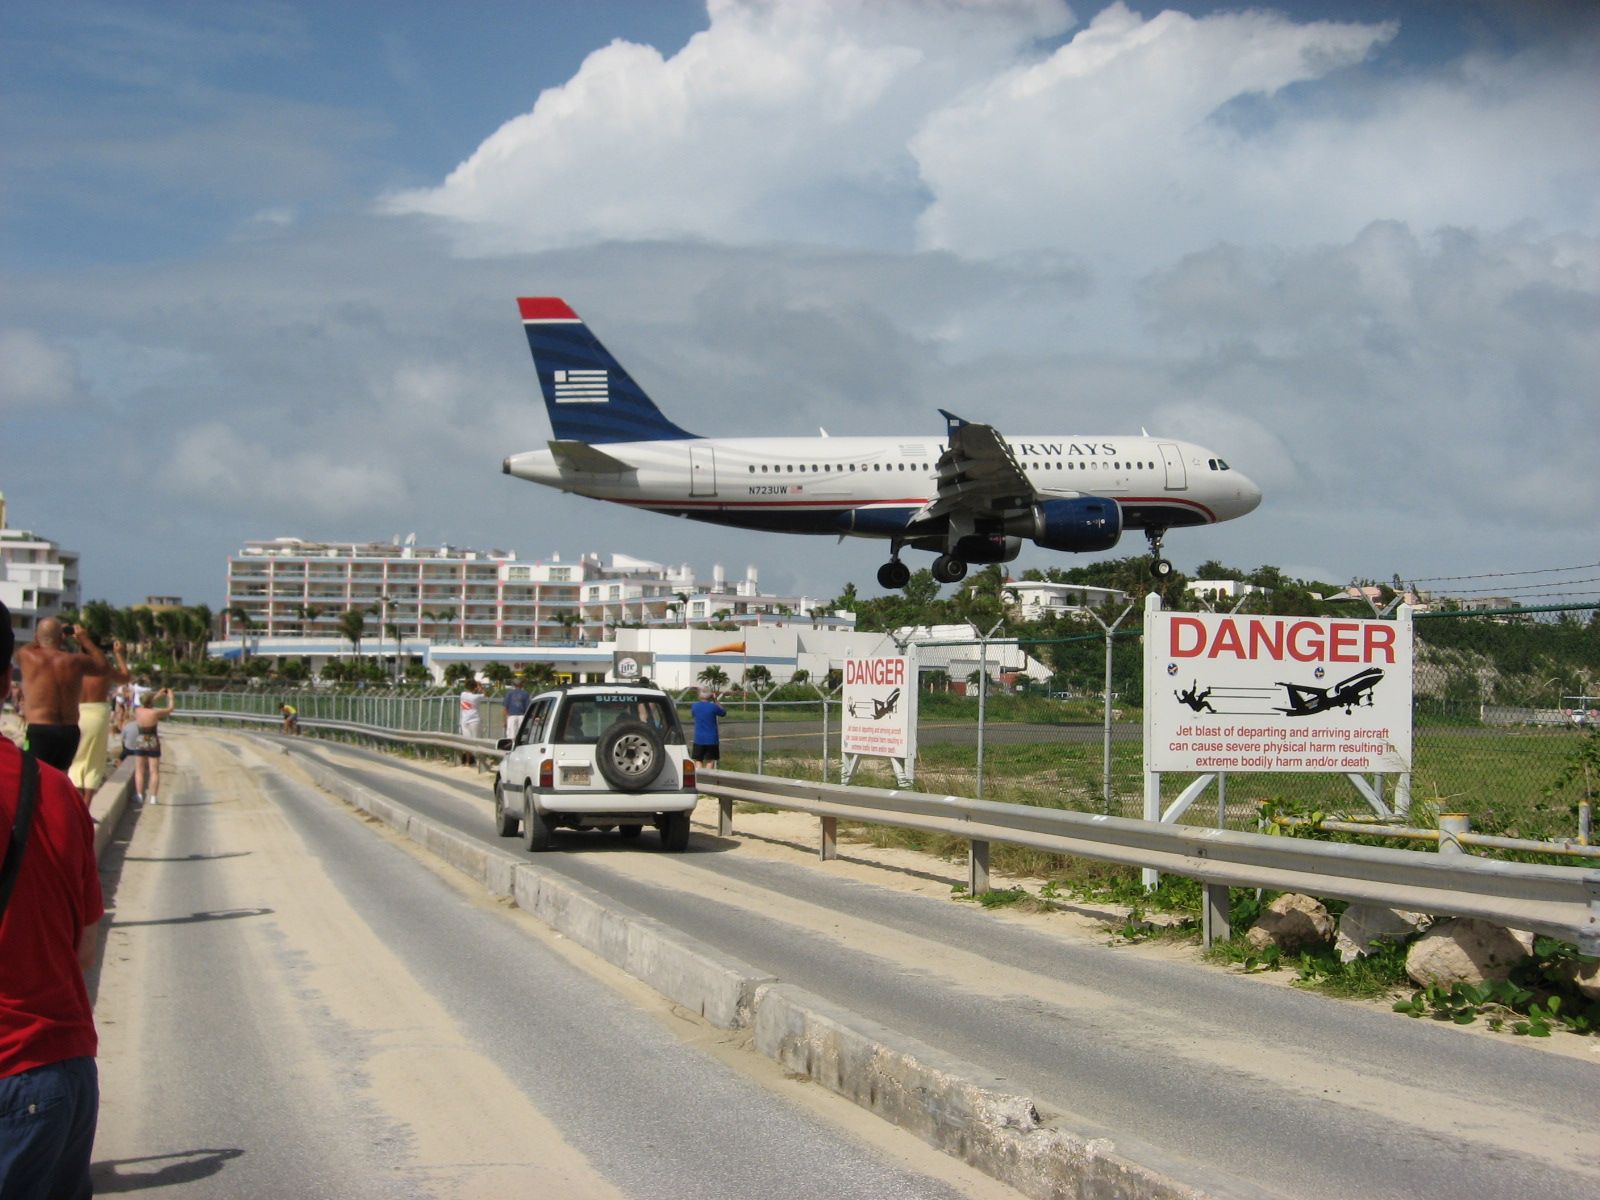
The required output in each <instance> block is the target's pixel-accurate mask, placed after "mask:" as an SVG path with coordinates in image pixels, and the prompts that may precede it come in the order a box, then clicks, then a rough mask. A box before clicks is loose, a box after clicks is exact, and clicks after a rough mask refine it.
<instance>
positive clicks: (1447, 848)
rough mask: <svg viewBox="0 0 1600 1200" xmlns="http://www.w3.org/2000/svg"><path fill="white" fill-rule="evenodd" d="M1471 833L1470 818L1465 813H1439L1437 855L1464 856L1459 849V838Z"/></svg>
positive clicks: (1463, 852)
mask: <svg viewBox="0 0 1600 1200" xmlns="http://www.w3.org/2000/svg"><path fill="white" fill-rule="evenodd" d="M1471 832H1472V818H1471V817H1469V816H1468V815H1467V814H1466V813H1440V814H1439V853H1440V854H1465V853H1466V851H1465V850H1463V849H1462V848H1461V842H1460V840H1459V839H1460V837H1461V835H1462V834H1463V833H1471Z"/></svg>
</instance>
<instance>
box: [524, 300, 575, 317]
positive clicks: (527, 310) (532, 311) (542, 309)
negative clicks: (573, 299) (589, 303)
mask: <svg viewBox="0 0 1600 1200" xmlns="http://www.w3.org/2000/svg"><path fill="white" fill-rule="evenodd" d="M517 307H518V308H520V309H521V310H522V319H523V320H524V321H576V320H577V319H578V314H577V313H575V312H573V311H572V308H571V306H570V305H568V304H567V302H566V301H565V300H561V299H558V298H557V297H555V296H522V297H519V298H518V300H517Z"/></svg>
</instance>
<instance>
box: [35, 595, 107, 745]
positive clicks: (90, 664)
mask: <svg viewBox="0 0 1600 1200" xmlns="http://www.w3.org/2000/svg"><path fill="white" fill-rule="evenodd" d="M69 637H76V638H77V639H78V640H79V642H81V643H82V644H83V650H84V652H83V653H82V654H74V653H73V652H72V651H70V650H68V649H66V648H65V647H64V646H63V645H62V643H63V642H65V641H66V639H67V638H69ZM17 659H18V660H19V661H20V662H21V663H22V719H23V720H24V721H26V722H27V723H28V745H29V746H31V747H32V748H33V752H34V753H35V754H36V755H38V757H39V761H40V762H47V763H49V764H50V765H51V766H52V767H57V768H59V769H60V770H63V771H65V770H66V769H67V768H68V767H70V766H71V765H72V756H73V755H74V754H75V753H76V752H77V749H78V697H79V695H80V694H81V693H82V689H83V677H84V675H86V674H87V673H88V672H89V671H91V670H93V671H98V672H99V673H100V674H102V675H103V674H105V673H106V672H107V671H109V670H110V669H111V664H110V663H108V662H107V661H106V656H105V652H104V651H103V650H101V649H100V647H99V646H96V645H95V644H94V639H93V638H91V637H90V636H89V631H88V630H86V629H85V628H84V627H83V626H82V625H63V624H62V623H61V622H60V621H58V620H56V618H54V617H46V618H45V619H44V620H42V621H40V622H39V627H38V628H37V629H35V630H34V633H33V641H32V643H30V644H29V645H26V646H24V647H22V649H20V650H18V651H17Z"/></svg>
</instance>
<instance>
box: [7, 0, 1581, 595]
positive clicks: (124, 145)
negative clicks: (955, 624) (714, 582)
mask: <svg viewBox="0 0 1600 1200" xmlns="http://www.w3.org/2000/svg"><path fill="white" fill-rule="evenodd" d="M1595 12H1596V10H1595V7H1594V6H1593V5H1589V4H1576V3H1574V4H1527V3H1516V4H1513V3H1504V4H1471V3H1433V4H1427V3H1418V4H1405V5H1389V4H1379V3H1346V4H1334V3H1315V2H1311V0H1296V2H1294V3H1288V4H1279V5H1275V6H1268V7H1265V8H1261V9H1255V10H1251V11H1248V12H1244V11H1239V10H1234V9H1229V8H1227V7H1226V6H1221V5H1211V4H1203V5H1202V4H1195V5H1183V6H1177V7H1175V8H1174V9H1173V10H1171V11H1163V10H1162V9H1161V8H1160V7H1159V6H1157V5H1143V4H1117V5H1112V6H1102V5H1098V4H1083V5H1076V6H1071V7H1069V6H1068V5H1066V4H1063V3H1060V2H1059V0H991V2H983V3H979V2H971V3H965V2H961V0H870V2H869V0H836V2H831V3H828V2H820V0H819V2H815V3H783V4H774V3H757V2H754V0H714V3H712V4H710V5H709V6H708V5H706V4H692V3H678V2H672V0H655V2H643V0H641V2H637V3H614V4H609V3H580V2H577V0H572V2H559V3H551V2H543V3H523V4H509V3H475V4H471V5H462V6H451V7H445V6H439V5H434V4H421V3H417V4H403V3H394V4H388V3H376V2H372V3H359V4H334V5H328V4H298V3H284V4H257V3H251V4H243V3H240V4H227V3H221V4H218V3H207V4H198V3H196V4H183V3H159V4H157V3H116V2H108V3H86V4H74V5H70V6H64V5H57V4H45V3H32V2H29V0H21V2H18V0H13V3H11V4H8V5H7V6H6V7H5V9H4V10H3V11H0V100H3V103H0V125H3V132H0V136H3V138H4V145H5V147H6V154H5V158H4V163H5V167H4V171H3V172H0V491H3V492H4V493H5V495H6V497H7V500H8V502H9V504H10V512H11V519H12V522H13V523H14V524H20V525H22V526H24V527H28V528H33V529H35V530H36V531H38V532H40V533H43V534H45V535H46V536H49V537H52V538H55V539H57V540H58V541H61V542H62V543H63V544H65V545H67V546H69V547H71V548H74V549H76V550H78V551H80V553H81V554H82V555H83V575H84V582H85V590H86V592H87V594H88V595H91V596H104V597H107V598H109V599H112V600H114V601H118V602H127V601H130V600H135V599H139V598H142V597H143V596H144V595H145V594H147V593H156V592H160V593H173V592H176V593H180V594H182V595H183V596H184V597H185V598H186V599H189V600H191V601H207V602H210V603H213V604H215V603H217V602H219V601H220V599H221V593H222V583H223V564H224V560H225V558H226V556H227V554H228V553H230V552H231V551H233V550H234V549H236V548H237V547H238V545H239V544H240V543H241V542H242V541H244V540H245V539H248V538H256V537H270V536H277V535H290V534H292V535H297V536H301V537H307V538H319V539H328V540H350V539H361V540H366V539H370V538H379V539H386V538H387V537H389V536H390V535H391V534H395V533H399V534H402V535H403V534H405V533H408V532H412V531H415V532H416V533H417V534H418V538H419V540H420V541H424V542H437V541H448V542H451V543H453V544H469V545H477V546H482V547H490V546H494V547H504V548H509V549H515V550H517V551H518V553H519V554H520V555H522V556H524V557H529V558H537V557H543V556H547V555H549V554H551V553H561V554H563V555H564V556H571V555H575V554H578V553H581V552H585V551H600V552H610V551H618V552H623V553H628V554H633V555H637V556H640V557H651V558H657V559H661V560H665V561H669V562H683V561H687V562H690V563H693V564H694V565H696V566H697V567H698V568H700V569H702V570H709V567H710V565H711V564H712V563H713V562H719V561H720V562H723V563H724V564H725V565H726V566H727V568H728V570H729V571H730V573H739V572H742V569H743V567H744V566H745V565H746V564H750V563H753V564H756V565H758V566H759V567H760V568H761V570H762V580H763V583H764V584H765V585H766V586H768V587H769V588H781V589H794V590H797V591H803V592H806V593H809V594H812V595H825V596H831V595H833V594H835V593H836V592H837V591H838V590H839V589H840V588H841V587H842V586H843V584H844V582H845V581H846V580H854V581H855V582H856V583H857V584H858V585H859V586H861V587H862V588H863V590H865V591H871V590H873V587H874V585H873V583H872V578H873V575H874V572H875V570H876V567H877V565H878V563H879V562H880V561H881V557H882V555H881V552H880V549H879V547H878V546H877V545H875V544H873V543H868V542H857V541H852V542H847V543H845V544H844V545H842V546H837V545H835V544H834V543H833V541H832V540H829V539H799V538H787V539H785V538H778V537H775V536H765V535H756V534H744V533H737V532H729V531H723V530H718V529H714V528H712V527H707V526H695V525H690V524H687V523H684V522H676V521H671V520H668V519H666V518H654V517H648V516H641V515H638V514H633V513H629V512H624V511H622V510H614V509H611V508H609V507H606V506H601V505H597V504H593V503H590V502H585V501H580V500H577V499H574V498H570V497H562V496H558V495H555V494H552V493H548V492H545V491H544V490H542V489H537V488H534V487H532V486H531V485H526V484H520V483H518V482H516V481H512V480H509V479H506V478H504V477H502V476H501V475H500V474H499V470H498V467H499V462H500V459H501V458H502V457H503V456H504V455H505V454H507V453H509V452H514V451H517V450H523V449H531V448H535V447H537V446H539V445H541V444H542V442H543V440H544V439H545V438H546V437H547V436H548V426H547V424H546V422H545V419H544V415H543V412H542V410H541V408H540V407H539V406H538V404H537V401H536V397H535V389H534V380H533V375H532V371H531V368H530V365H529V364H528V361H527V351H526V346H525V344H524V343H523V341H522V336H521V330H520V328H519V326H518V324H517V321H516V316H515V309H514V307H513V304H512V301H513V299H514V298H515V296H517V295H518V294H559V295H563V296H565V297H566V298H567V299H568V300H570V301H571V302H572V303H573V304H574V305H575V306H576V307H577V308H578V310H579V311H580V312H581V313H582V314H583V315H584V316H585V317H587V318H588V319H589V320H590V322H591V323H592V324H593V325H594V326H595V328H596V330H597V332H598V333H599V335H600V336H601V337H602V338H603V339H604V340H605V341H606V342H607V344H608V345H609V346H610V348H611V349H612V350H613V351H614V352H615V353H616V354H617V355H618V356H619V357H620V358H621V359H622V360H623V361H624V362H625V363H627V364H628V365H629V367H630V369H632V370H633V372H634V373H635V375H636V376H638V377H639V378H640V379H641V381H642V382H644V383H645V386H646V387H647V388H649V389H650V390H651V391H652V393H653V394H654V395H655V396H656V398H657V400H658V401H659V402H660V403H662V405H663V407H665V408H666V409H667V410H668V412H669V414H670V415H672V416H673V417H674V418H675V419H677V420H678V421H680V423H682V424H683V425H685V426H686V427H688V428H691V429H694V430H696V431H697V432H702V433H707V434H716V433H725V434H728V435H754V434H761V433H796V434H804V433H809V432H812V431H814V429H815V428H816V427H817V426H818V425H823V426H826V427H827V428H828V429H829V431H830V432H833V433H862V434H867V433H888V432H901V431H906V430H912V429H916V430H920V431H924V432H927V433H929V434H936V433H938V432H939V431H940V429H941V428H942V426H941V423H940V421H939V418H938V416H937V412H936V410H937V409H938V408H939V407H947V408H952V409H954V410H956V411H960V412H962V413H963V414H964V415H968V416H970V417H972V418H974V419H984V420H989V421H991V422H993V423H995V424H997V425H999V426H1000V427H1001V428H1002V429H1003V430H1007V431H1011V432H1015V433H1017V434H1036V433H1081V434H1097V433H1098V434H1115V433H1119V432H1131V431H1132V430H1134V429H1136V428H1138V427H1140V426H1144V427H1148V428H1150V429H1151V430H1152V431H1153V432H1167V433H1169V434H1171V435H1172V436H1179V437H1188V438H1192V439H1194V440H1198V441H1201V442H1204V443H1206V444H1208V445H1211V446H1214V447H1216V448H1217V449H1218V450H1219V451H1221V452H1222V453H1224V454H1225V455H1226V456H1227V457H1228V458H1229V459H1230V460H1231V461H1233V462H1234V463H1235V464H1236V465H1238V466H1240V467H1241V468H1242V469H1244V470H1246V471H1248V472H1249V473H1250V474H1251V475H1252V476H1254V477H1255V478H1256V479H1257V480H1258V481H1259V482H1261V483H1262V484H1263V486H1264V487H1265V489H1266V491H1267V500H1266V502H1265V503H1264V504H1263V506H1262V508H1261V509H1260V510H1259V511H1258V512H1257V513H1256V514H1254V515H1252V516H1251V517H1249V518H1247V519H1246V520H1244V521H1240V522H1236V523H1234V524H1233V525H1230V526H1224V527H1220V528H1218V529H1215V530H1202V531H1197V532H1192V533H1188V534H1183V533H1180V534H1175V535H1174V536H1173V537H1172V538H1171V539H1170V540H1169V543H1168V549H1169V552H1170V553H1171V555H1172V557H1173V558H1174V559H1175V560H1176V561H1177V562H1178V564H1179V565H1180V567H1184V568H1192V567H1193V566H1194V565H1196V564H1197V563H1198V562H1199V561H1201V560H1203V559H1206V558H1211V557H1217V558H1221V559H1223V560H1224V561H1228V562H1231V563H1234V564H1236V565H1239V566H1254V565H1256V564H1259V563H1275V564H1278V565H1282V566H1284V567H1285V568H1286V569H1288V570H1290V571H1291V572H1294V573H1305V574H1312V575H1317V576H1320V577H1323V578H1329V579H1332V580H1335V581H1343V580H1347V579H1350V578H1353V577H1357V576H1361V577H1377V578H1387V577H1388V576H1389V575H1391V574H1393V573H1396V572H1398V573H1400V574H1402V575H1404V576H1407V577H1435V576H1447V575H1468V574H1478V573H1488V572H1495V571H1513V570H1534V569H1539V568H1547V567H1553V566H1566V565H1570V564H1576V563H1582V562H1593V561H1596V560H1597V559H1600V553H1597V547H1596V544H1595V536H1594V533H1593V529H1594V514H1595V513H1596V512H1597V511H1600V472H1596V471H1595V470H1594V461H1593V460H1594V450H1595V446H1596V444H1597V443H1596V435H1595V430H1594V416H1595V413H1596V412H1597V411H1600V403H1597V402H1600V395H1597V392H1600V384H1597V380H1600V349H1597V347H1600V338H1596V336H1595V334H1596V332H1597V326H1600V229H1597V212H1596V204H1597V198H1600V150H1597V143H1596V139H1595V138H1594V136H1593V131H1594V130H1595V129H1596V128H1600V119H1597V118H1600V91H1597V85H1596V84H1595V83H1594V80H1595V79H1597V78H1600V69H1597V68H1600V62H1597V61H1596V60H1597V58H1600V53H1597V52H1600V25H1597V22H1596V18H1595ZM580 530H581V533H578V532H575V531H580ZM1142 549H1143V544H1142V541H1130V542H1128V543H1126V544H1125V546H1123V547H1119V552H1126V553H1137V552H1139V551H1141V550H1142ZM1071 561H1073V560H1071V559H1069V558H1063V557H1061V556H1055V555H1050V554H1046V553H1043V552H1037V551H1032V550H1030V551H1028V552H1025V554H1024V556H1023V558H1022V559H1021V560H1019V563H1018V567H1019V568H1020V567H1026V566H1047V565H1051V564H1054V563H1063V562H1071Z"/></svg>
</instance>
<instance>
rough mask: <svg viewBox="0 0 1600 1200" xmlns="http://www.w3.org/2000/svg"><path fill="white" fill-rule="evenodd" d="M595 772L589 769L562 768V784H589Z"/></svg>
mask: <svg viewBox="0 0 1600 1200" xmlns="http://www.w3.org/2000/svg"><path fill="white" fill-rule="evenodd" d="M593 774H594V772H593V770H592V769H591V768H589V767H562V768H561V782H562V783H572V784H587V783H588V782H589V780H590V778H591V777H592V776H593Z"/></svg>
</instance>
